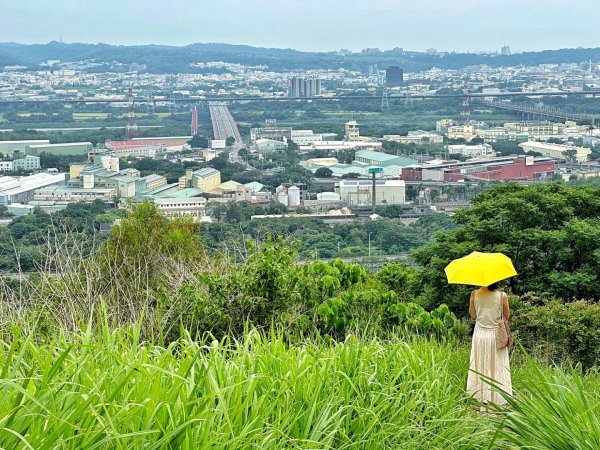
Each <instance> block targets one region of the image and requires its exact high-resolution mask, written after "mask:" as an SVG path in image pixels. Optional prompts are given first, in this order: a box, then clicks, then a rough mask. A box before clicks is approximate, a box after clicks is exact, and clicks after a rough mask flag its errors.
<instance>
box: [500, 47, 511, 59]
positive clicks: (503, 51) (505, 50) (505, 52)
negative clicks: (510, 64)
mask: <svg viewBox="0 0 600 450" xmlns="http://www.w3.org/2000/svg"><path fill="white" fill-rule="evenodd" d="M500 54H501V55H502V56H508V55H510V47H509V46H508V45H505V46H504V47H502V48H501V49H500Z"/></svg>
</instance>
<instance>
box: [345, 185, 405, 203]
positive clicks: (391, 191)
mask: <svg viewBox="0 0 600 450" xmlns="http://www.w3.org/2000/svg"><path fill="white" fill-rule="evenodd" d="M375 186H376V188H375V204H376V205H403V204H404V203H406V186H405V183H404V181H403V180H384V179H377V180H375ZM336 192H337V194H339V196H340V199H341V200H342V201H343V202H344V203H345V204H347V205H349V206H371V205H372V204H373V181H372V180H351V179H347V180H340V182H339V184H338V185H336Z"/></svg>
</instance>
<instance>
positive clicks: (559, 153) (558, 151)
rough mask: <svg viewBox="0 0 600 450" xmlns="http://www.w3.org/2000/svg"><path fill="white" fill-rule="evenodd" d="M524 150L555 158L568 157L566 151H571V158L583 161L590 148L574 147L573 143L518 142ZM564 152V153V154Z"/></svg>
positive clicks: (586, 158)
mask: <svg viewBox="0 0 600 450" xmlns="http://www.w3.org/2000/svg"><path fill="white" fill-rule="evenodd" d="M519 147H521V148H522V149H523V151H524V152H538V153H541V154H542V155H543V156H547V157H549V158H555V159H570V156H569V154H568V153H566V152H573V153H574V154H573V160H574V161H577V162H585V161H587V160H588V156H589V155H590V154H591V153H592V150H591V149H589V148H585V147H576V146H575V145H573V144H550V143H548V142H537V141H527V142H523V143H522V144H519ZM565 153H566V154H565Z"/></svg>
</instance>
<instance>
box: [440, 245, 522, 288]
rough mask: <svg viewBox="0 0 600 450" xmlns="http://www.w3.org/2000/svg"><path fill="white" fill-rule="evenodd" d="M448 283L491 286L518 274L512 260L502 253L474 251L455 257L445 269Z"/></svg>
mask: <svg viewBox="0 0 600 450" xmlns="http://www.w3.org/2000/svg"><path fill="white" fill-rule="evenodd" d="M444 271H445V272H446V276H447V277H448V283H452V284H472V285H475V286H489V285H490V284H492V283H496V282H498V281H501V280H505V279H507V278H510V277H514V276H515V275H516V274H517V271H516V270H515V267H514V266H513V263H512V261H511V260H510V258H509V257H508V256H506V255H503V254H502V253H480V252H473V253H471V254H469V255H467V256H465V257H463V258H459V259H455V260H454V261H452V262H451V263H450V264H448V265H447V266H446V268H445V269H444Z"/></svg>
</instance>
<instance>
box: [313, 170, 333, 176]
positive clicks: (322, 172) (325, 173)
mask: <svg viewBox="0 0 600 450" xmlns="http://www.w3.org/2000/svg"><path fill="white" fill-rule="evenodd" d="M332 174H333V172H332V171H331V169H330V168H328V167H319V168H318V169H317V170H316V171H315V177H320V178H331V175H332Z"/></svg>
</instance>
